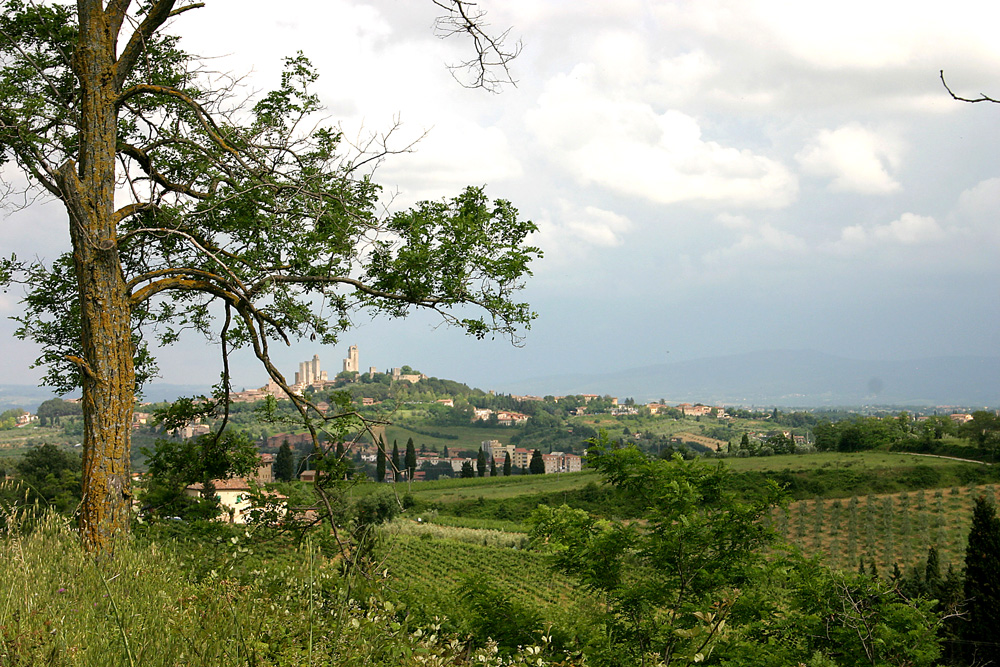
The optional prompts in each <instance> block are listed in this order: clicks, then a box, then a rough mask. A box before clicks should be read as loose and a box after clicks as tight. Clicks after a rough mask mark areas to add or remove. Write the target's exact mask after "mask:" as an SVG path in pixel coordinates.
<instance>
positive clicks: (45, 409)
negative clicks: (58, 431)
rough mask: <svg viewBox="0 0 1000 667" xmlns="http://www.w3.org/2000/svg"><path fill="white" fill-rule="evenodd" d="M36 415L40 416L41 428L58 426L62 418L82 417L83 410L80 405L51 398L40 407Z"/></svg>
mask: <svg viewBox="0 0 1000 667" xmlns="http://www.w3.org/2000/svg"><path fill="white" fill-rule="evenodd" d="M35 414H36V415H38V425H39V426H58V425H59V420H60V418H61V417H68V416H72V417H77V416H82V415H83V409H82V408H81V407H80V404H79V403H70V402H68V401H64V400H62V399H61V398H50V399H49V400H47V401H45V402H44V403H42V404H41V405H39V406H38V410H36V411H35Z"/></svg>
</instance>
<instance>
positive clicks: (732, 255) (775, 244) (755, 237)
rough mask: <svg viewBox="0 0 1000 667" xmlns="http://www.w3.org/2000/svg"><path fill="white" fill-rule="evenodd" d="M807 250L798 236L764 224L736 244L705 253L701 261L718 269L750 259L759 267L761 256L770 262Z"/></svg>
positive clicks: (746, 233)
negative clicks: (776, 258)
mask: <svg viewBox="0 0 1000 667" xmlns="http://www.w3.org/2000/svg"><path fill="white" fill-rule="evenodd" d="M807 250H808V246H807V244H806V243H805V241H803V240H802V239H801V238H799V237H798V236H795V235H794V234H791V233H789V232H786V231H785V230H783V229H779V228H777V227H775V226H774V225H771V224H769V223H764V224H763V225H761V226H760V227H759V228H757V229H753V230H749V231H747V232H745V233H744V234H743V235H742V236H741V237H740V240H739V241H737V242H736V243H734V244H732V245H730V246H728V247H725V248H718V249H716V250H712V251H709V252H707V253H705V254H704V255H702V261H703V262H704V263H705V264H706V265H708V266H711V267H719V266H726V265H729V264H730V263H733V262H738V261H739V260H740V259H741V258H742V259H745V258H752V259H753V262H754V264H756V265H758V266H759V265H760V264H761V262H762V257H763V256H766V257H767V258H768V261H771V260H772V259H773V258H775V257H784V256H799V255H801V254H802V253H804V252H805V251H807Z"/></svg>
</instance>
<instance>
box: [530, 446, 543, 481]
mask: <svg viewBox="0 0 1000 667" xmlns="http://www.w3.org/2000/svg"><path fill="white" fill-rule="evenodd" d="M528 472H529V473H531V474H532V475H544V474H545V461H543V460H542V453H541V452H540V451H538V450H537V449H536V450H535V451H533V452H532V453H531V462H530V463H529V464H528Z"/></svg>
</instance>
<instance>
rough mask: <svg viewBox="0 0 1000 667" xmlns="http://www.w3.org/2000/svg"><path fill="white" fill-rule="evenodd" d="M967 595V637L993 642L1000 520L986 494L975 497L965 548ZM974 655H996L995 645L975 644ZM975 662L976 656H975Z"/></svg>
mask: <svg viewBox="0 0 1000 667" xmlns="http://www.w3.org/2000/svg"><path fill="white" fill-rule="evenodd" d="M965 597H966V599H967V600H968V611H969V621H968V623H967V624H966V631H965V639H966V640H967V641H970V642H990V643H992V642H994V641H996V630H997V628H998V627H1000V520H998V519H997V515H996V509H995V508H994V507H993V505H992V504H991V503H990V502H989V501H988V500H986V498H985V497H984V496H979V497H978V498H976V505H975V507H974V508H973V510H972V528H971V530H970V531H969V545H968V547H967V548H966V550H965ZM971 650H972V651H973V656H972V657H973V658H985V657H986V656H988V655H993V653H992V652H993V651H994V650H995V648H994V647H992V644H991V645H990V647H989V648H988V649H987V648H978V649H977V648H976V647H975V645H973V648H972V649H971ZM973 662H975V660H973Z"/></svg>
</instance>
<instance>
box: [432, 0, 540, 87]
mask: <svg viewBox="0 0 1000 667" xmlns="http://www.w3.org/2000/svg"><path fill="white" fill-rule="evenodd" d="M433 2H434V4H435V5H437V6H438V7H440V8H441V9H443V10H444V11H445V12H446V13H445V14H444V15H443V16H439V17H438V18H437V20H436V21H435V22H434V28H435V30H436V31H437V34H438V36H439V37H440V38H442V39H446V38H448V37H452V36H454V35H468V36H469V37H470V38H471V39H472V45H473V50H474V53H475V55H474V57H472V58H470V59H469V60H466V61H463V62H460V63H458V64H455V65H449V66H448V69H449V70H451V73H452V76H454V77H455V80H456V81H458V82H459V83H460V84H462V85H463V86H465V87H466V88H483V89H484V90H488V91H489V92H491V93H496V92H499V91H500V89H501V88H502V87H503V86H504V84H507V83H509V84H511V85H513V86H517V82H516V81H515V80H514V78H513V77H512V76H511V73H510V63H511V61H513V60H514V59H515V58H517V56H518V55H520V53H521V48H522V44H521V40H517V41H516V42H515V43H514V44H513V46H508V45H507V44H506V41H507V38H508V37H509V36H510V28H508V29H507V30H504V31H503V32H501V33H499V34H498V35H491V34H490V33H488V32H487V31H486V28H487V27H488V24H487V23H486V20H485V19H486V12H485V11H483V10H482V9H480V8H479V7H478V5H477V3H475V2H468V1H467V0H433ZM462 70H465V71H466V72H468V74H469V79H470V80H469V81H462V79H461V78H459V76H458V74H457V72H459V71H462Z"/></svg>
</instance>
